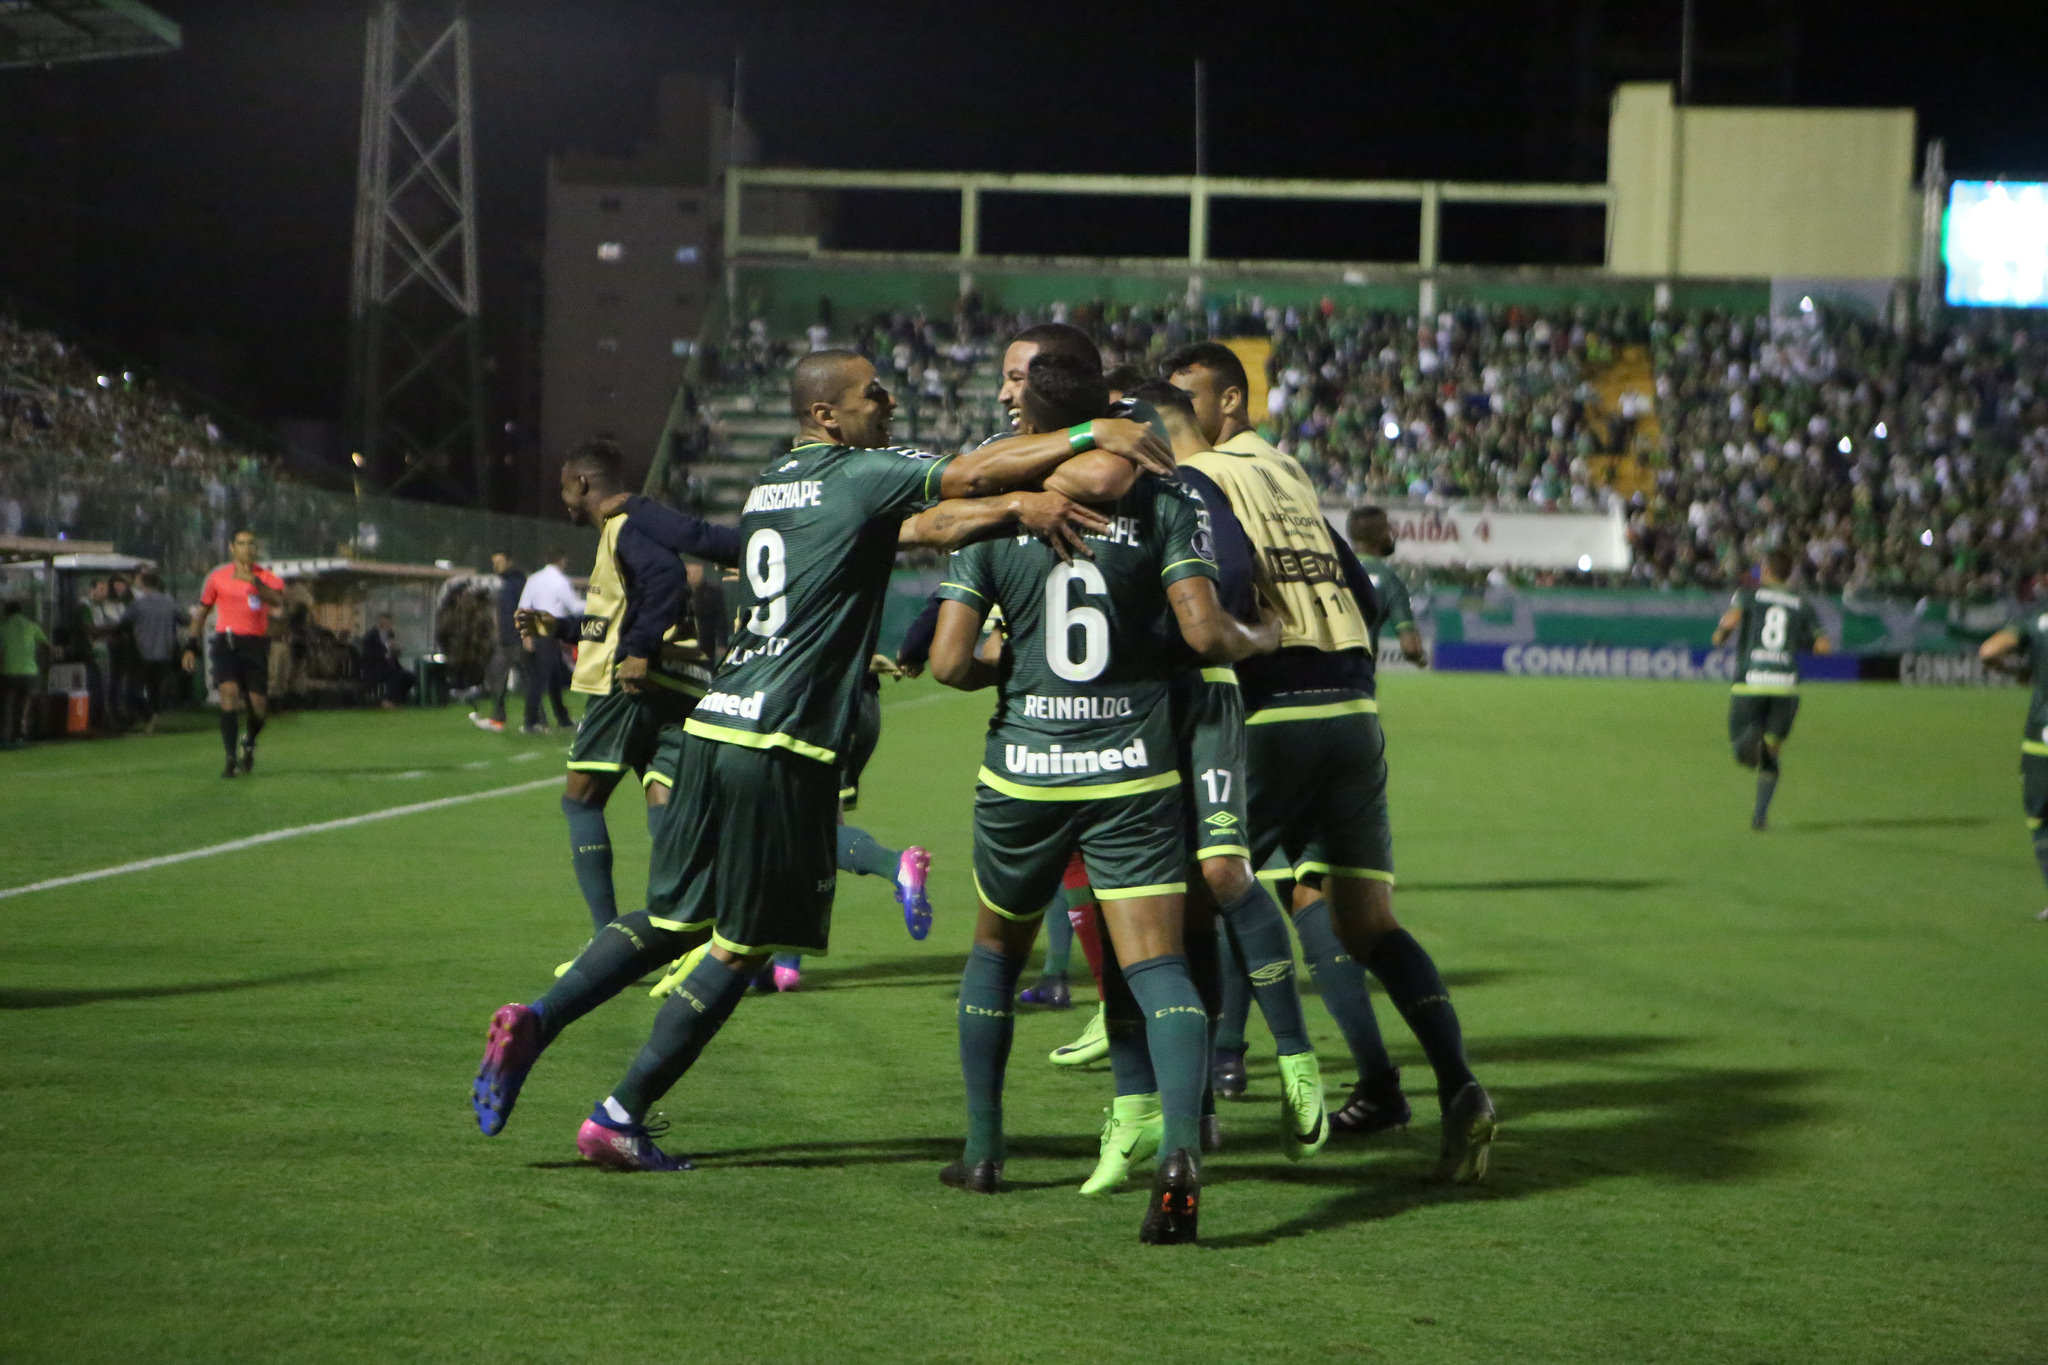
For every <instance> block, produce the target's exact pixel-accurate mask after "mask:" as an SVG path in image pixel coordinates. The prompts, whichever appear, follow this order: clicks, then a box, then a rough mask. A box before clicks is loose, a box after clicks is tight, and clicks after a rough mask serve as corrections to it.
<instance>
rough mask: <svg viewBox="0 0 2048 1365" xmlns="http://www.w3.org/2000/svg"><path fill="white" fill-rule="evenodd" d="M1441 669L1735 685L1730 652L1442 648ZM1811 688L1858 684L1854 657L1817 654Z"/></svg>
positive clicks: (1807, 674) (1807, 671)
mask: <svg viewBox="0 0 2048 1365" xmlns="http://www.w3.org/2000/svg"><path fill="white" fill-rule="evenodd" d="M1436 667H1438V668H1439V669H1443V670H1445V671H1448V672H1459V673H1509V674H1514V675H1515V676H1517V677H1526V678H1655V679H1658V680H1660V681H1665V682H1718V683H1732V682H1734V681H1735V652H1734V651H1733V650H1727V649H1711V650H1709V649H1684V648H1675V647H1674V648H1666V649H1632V648H1628V647H1626V646H1606V645H1479V644H1439V645H1438V646H1437V649H1436ZM1799 671H1800V676H1801V677H1802V679H1803V680H1804V681H1806V682H1816V683H1819V682H1855V681H1856V680H1857V679H1858V678H1860V677H1861V676H1862V668H1861V661H1860V660H1858V659H1857V658H1856V657H1855V656H1853V655H1845V654H1816V655H1807V656H1805V657H1802V658H1801V659H1800V661H1799Z"/></svg>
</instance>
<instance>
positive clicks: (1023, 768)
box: [1003, 739, 1151, 777]
mask: <svg viewBox="0 0 2048 1365" xmlns="http://www.w3.org/2000/svg"><path fill="white" fill-rule="evenodd" d="M1150 763H1151V760H1150V759H1149V758H1147V757H1146V755H1145V741H1144V740H1142V739H1134V740H1132V741H1131V742H1130V743H1129V744H1126V745H1125V746H1124V747H1123V748H1121V749H1072V750H1069V749H1063V748H1062V747H1061V746H1060V745H1057V744H1055V745H1052V746H1051V747H1050V748H1047V749H1033V748H1031V747H1030V746H1029V745H1025V744H1005V745H1004V746H1003V766H1004V767H1005V768H1008V769H1009V770H1010V771H1011V772H1013V773H1018V774H1023V775H1030V776H1034V777H1040V776H1042V777H1052V776H1056V775H1068V774H1075V773H1119V772H1123V771H1125V770H1126V769H1138V768H1145V767H1148V766H1150Z"/></svg>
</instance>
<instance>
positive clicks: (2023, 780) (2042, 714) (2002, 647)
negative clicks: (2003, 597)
mask: <svg viewBox="0 0 2048 1365" xmlns="http://www.w3.org/2000/svg"><path fill="white" fill-rule="evenodd" d="M1977 654H1978V657H1979V658H1981V659H1983V660H1984V662H1985V663H1987V664H1991V665H1993V666H1994V667H2001V668H2007V667H2012V666H2014V665H2022V666H2025V667H2031V668H2032V669H2033V671H2034V694H2033V696H2032V697H2030V698H2029V699H2028V701H2027V721H2026V728H2025V729H2024V730H2022V731H2021V732H2020V801H2021V804H2022V805H2023V807H2024V808H2025V810H2026V816H2027V828H2028V829H2030V830H2031V831H2033V836H2034V861H2035V862H2036V863H2038V864H2039V865H2040V868H2041V876H2042V878H2043V879H2044V880H2048V609H2044V610H2039V611H2031V612H2024V613H2022V614H2020V615H2019V616H2016V617H2014V618H2013V619H2012V620H2011V621H2010V622H2009V623H2007V624H2006V625H2005V626H2004V627H2002V628H2001V629H1999V630H1997V631H1995V632H1993V633H1992V635H1991V638H1990V639H1988V640H1986V641H1985V642H1984V643H1983V645H1982V646H1980V647H1979V648H1978V651H1977ZM2036 918H2038V919H2044V920H2048V909H2044V910H2042V911H2041V912H2040V914H2039V915H2037V916H2036Z"/></svg>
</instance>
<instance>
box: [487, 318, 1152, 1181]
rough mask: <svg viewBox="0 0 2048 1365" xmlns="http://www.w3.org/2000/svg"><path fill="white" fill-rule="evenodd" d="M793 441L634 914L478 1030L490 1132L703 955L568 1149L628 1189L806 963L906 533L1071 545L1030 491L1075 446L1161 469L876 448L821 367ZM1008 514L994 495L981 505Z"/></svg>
mask: <svg viewBox="0 0 2048 1365" xmlns="http://www.w3.org/2000/svg"><path fill="white" fill-rule="evenodd" d="M790 403H791V407H792V409H793V410H794V412H795V415H796V417H797V422H798V426H799V443H798V444H797V446H796V447H795V448H794V449H792V450H791V451H790V452H789V454H788V456H787V457H786V458H784V459H783V460H781V461H780V462H778V463H777V464H775V465H774V466H773V467H772V468H770V469H769V470H768V471H767V472H766V473H764V474H763V475H762V477H761V479H760V481H759V482H758V483H757V484H756V485H755V486H754V490H753V492H752V493H750V494H749V495H748V497H747V502H746V505H745V508H744V510H743V511H742V513H741V518H740V527H739V529H740V535H741V538H742V542H743V550H742V561H741V562H742V564H743V566H744V572H743V575H742V579H741V584H740V588H739V601H738V603H737V604H736V605H737V607H738V619H739V622H740V624H739V627H738V629H737V630H736V631H735V634H734V640H733V644H732V648H731V649H730V650H728V651H727V653H726V656H725V658H724V660H723V661H722V663H721V664H720V666H719V669H718V673H717V675H716V677H715V679H714V682H713V686H712V690H711V691H709V692H707V693H706V694H705V696H704V698H703V699H702V700H701V701H700V702H699V703H698V704H697V707H696V709H695V710H694V711H693V712H692V714H691V716H690V718H689V720H688V721H687V722H686V723H685V725H684V729H685V731H686V733H685V734H684V736H683V739H682V742H681V753H680V758H679V762H678V765H677V772H678V778H677V781H676V788H675V799H674V800H672V801H670V802H669V803H668V804H667V805H666V806H663V807H662V808H661V815H660V818H659V819H658V821H657V824H656V829H655V854H654V866H653V868H652V869H651V871H650V875H649V878H648V889H647V902H648V903H647V908H646V909H645V910H636V911H633V912H631V913H629V914H625V915H622V916H620V917H619V918H618V919H616V920H614V921H613V922H612V923H611V924H610V925H609V926H607V928H606V929H605V931H604V932H603V933H600V934H599V935H598V936H597V937H596V938H595V939H594V940H592V942H591V944H590V945H589V946H588V947H587V948H585V949H584V951H583V953H582V954H581V955H580V956H579V957H578V958H577V959H576V962H575V963H574V964H573V965H572V966H571V968H570V970H569V971H568V972H567V973H566V974H565V975H564V976H562V977H561V978H560V979H559V980H557V981H556V983H555V985H554V986H553V988H551V989H550V990H549V991H548V992H547V993H546V994H545V995H543V996H542V997H541V998H540V999H539V1000H537V1001H535V1002H534V1003H533V1004H532V1005H519V1004H512V1005H506V1006H504V1007H503V1008H501V1009H500V1010H498V1012H497V1013H496V1014H495V1015H494V1016H493V1017H492V1020H491V1026H490V1032H489V1038H488V1043H487V1047H486V1051H485V1054H484V1061H483V1065H482V1066H481V1068H480V1069H479V1071H478V1074H477V1078H476V1082H475V1084H474V1086H473V1088H472V1104H473V1106H474V1108H475V1110H476V1115H477V1122H478V1126H479V1127H480V1128H481V1129H482V1130H483V1131H484V1133H485V1134H486V1135H490V1134H494V1133H496V1132H498V1131H500V1130H501V1129H502V1128H503V1127H504V1124H505V1121H506V1119H507V1118H508V1117H509V1116H510V1114H511V1111H512V1107H513V1104H514V1102H515V1101H516V1099H517V1098H518V1093H519V1089H520V1086H521V1085H522V1084H523V1083H524V1081H525V1078H526V1075H527V1073H528V1071H529V1069H530V1068H531V1067H532V1065H533V1063H534V1060H535V1059H536V1058H537V1057H538V1056H539V1055H540V1053H541V1051H542V1050H543V1049H544V1048H545V1047H546V1046H547V1045H548V1044H549V1043H550V1042H551V1041H553V1039H554V1038H556V1037H557V1036H559V1035H560V1033H561V1031H562V1030H563V1029H564V1028H566V1027H567V1026H568V1025H569V1024H571V1023H572V1022H574V1021H575V1020H576V1019H578V1018H580V1017H581V1016H582V1015H584V1014H586V1013H588V1012H589V1011H590V1010H592V1009H594V1008H596V1007H597V1006H598V1005H600V1004H602V1003H603V1002H604V1001H606V1000H608V999H610V998H611V997H612V996H614V995H616V994H618V992H619V991H620V990H622V989H623V988H624V987H625V986H626V985H628V984H630V983H631V982H632V981H634V980H635V979H636V978H638V977H639V976H640V974H641V973H642V972H643V971H645V970H646V969H648V968H649V967H653V966H656V965H659V964H661V963H665V962H669V961H672V960H674V959H676V958H677V957H680V956H682V955H683V953H684V952H685V951H686V950H688V949H690V948H691V947H692V946H694V944H695V943H696V942H698V941H699V940H701V938H702V937H703V934H704V932H705V931H706V930H709V931H711V942H710V947H709V949H708V950H707V951H706V952H705V954H704V956H703V957H702V958H701V959H700V960H699V961H698V963H697V964H696V965H695V966H694V967H693V968H691V969H690V971H689V973H688V974H687V975H686V976H685V977H684V978H683V980H682V982H681V984H680V985H678V986H677V987H676V989H675V991H674V992H673V993H672V994H670V995H669V997H668V999H667V1000H666V1001H665V1002H664V1003H663V1005H662V1007H661V1011H660V1013H659V1014H657V1015H656V1017H655V1021H654V1027H653V1031H652V1034H651V1036H650V1037H649V1039H648V1042H647V1045H646V1047H644V1048H643V1049H642V1050H641V1051H640V1054H639V1055H638V1056H637V1057H636V1058H635V1059H634V1061H633V1063H632V1065H631V1066H630V1067H629V1068H628V1069H627V1072H626V1075H625V1076H624V1078H623V1079H622V1080H621V1081H620V1082H619V1084H618V1085H617V1086H616V1087H614V1088H613V1090H612V1091H611V1093H610V1094H609V1095H607V1096H606V1097H605V1098H604V1099H603V1100H601V1101H600V1102H599V1103H598V1104H597V1106H596V1107H595V1108H594V1109H593V1111H592V1113H591V1116H590V1118H589V1120H588V1121H586V1122H585V1123H584V1125H583V1127H582V1129H581V1130H580V1131H579V1132H578V1134H577V1139H576V1145H577V1150H579V1151H581V1152H582V1153H583V1154H584V1155H585V1156H586V1157H588V1158H590V1159H591V1160H593V1161H597V1162H600V1163H602V1164H605V1165H608V1166H613V1167H617V1168H620V1169H625V1170H638V1171H673V1170H681V1169H686V1168H687V1166H688V1163H687V1162H686V1161H683V1160H680V1159H678V1158H676V1157H672V1156H669V1155H668V1154H666V1153H664V1152H663V1151H662V1150H661V1149H660V1148H659V1147H658V1146H656V1145H655V1142H654V1135H653V1134H652V1133H650V1132H649V1130H648V1127H647V1122H646V1120H647V1114H648V1111H649V1110H650V1109H651V1108H652V1106H653V1104H654V1102H655V1101H656V1100H658V1099H660V1098H661V1096H662V1095H663V1094H664V1093H666V1092H667V1090H668V1089H669V1087H670V1086H672V1085H674V1084H675V1082H676V1081H677V1080H678V1079H680V1078H681V1077H682V1075H683V1074H684V1073H685V1072H686V1071H688V1069H689V1067H690V1066H691V1064H692V1063H693V1062H694V1061H695V1060H696V1058H697V1056H698V1054H699V1053H701V1052H702V1051H703V1049H704V1047H705V1045H706V1044H707V1043H708V1042H709V1041H710V1040H711V1039H712V1037H714V1036H715V1035H716V1034H717V1032H718V1031H719V1029H720V1028H721V1027H722V1026H723V1024H724V1023H725V1020H726V1019H727V1018H728V1017H729V1016H730V1015H731V1014H732V1012H733V1010H734V1009H735V1008H736V1007H737V1006H738V1004H739V1002H740V1000H741V999H742V998H743V996H744V995H745V993H746V988H747V983H748V982H749V981H750V980H751V979H752V978H753V976H754V975H755V973H756V972H758V971H759V969H760V967H761V965H762V964H763V963H765V962H767V961H768V959H769V957H770V955H771V954H773V953H776V952H805V953H817V952H824V951H826V949H827V946H828V940H829V936H830V932H831V918H832V898H833V891H834V887H835V884H836V882H837V877H836V875H835V871H834V866H833V864H834V856H833V831H834V830H835V829H836V828H837V826H838V824H839V781H840V775H839V764H840V761H841V757H842V754H843V753H844V751H845V749H846V747H847V743H848V738H849V736H850V734H851V731H852V729H853V722H854V712H855V710H856V708H857V707H858V704H859V698H860V690H861V686H862V675H863V674H864V673H865V672H866V671H867V668H868V661H869V660H870V659H871V658H872V657H873V656H874V646H875V637H876V635H877V633H878V632H879V630H880V628H881V616H882V605H883V601H884V599H885V597H886V596H887V593H888V585H889V573H890V570H891V569H892V568H893V566H894V564H895V560H896V545H897V537H898V535H899V533H900V531H901V525H902V522H903V521H904V519H905V518H906V517H907V516H908V515H910V514H911V513H914V512H916V511H918V510H919V509H921V508H923V507H925V506H927V505H929V504H930V503H932V502H934V501H937V500H939V499H947V500H949V502H950V501H951V500H955V499H970V500H973V504H972V505H967V504H954V505H952V506H951V507H950V508H949V511H950V512H951V513H952V515H950V516H949V518H948V519H947V520H948V522H949V524H950V525H951V527H952V530H950V531H949V532H948V534H952V535H958V536H960V537H961V538H962V540H961V542H960V543H965V539H966V538H969V537H971V536H972V535H977V534H984V535H985V534H997V533H999V532H1000V531H1002V530H1006V529H1012V528H1022V529H1025V530H1029V531H1030V532H1032V533H1033V534H1049V533H1052V531H1053V530H1054V528H1055V527H1060V528H1071V529H1073V530H1085V529H1086V528H1088V527H1090V526H1093V525H1095V524H1096V523H1097V522H1099V521H1100V518H1097V517H1094V516H1092V515H1089V514H1085V513H1083V512H1082V509H1077V508H1075V507H1074V506H1073V505H1072V504H1071V503H1070V502H1069V501H1068V500H1067V499H1066V498H1064V497H1061V496H1059V495H1057V494H1050V493H1037V494H1006V492H1005V491H1006V490H1012V489H1018V488H1026V487H1031V486H1035V485H1037V484H1039V483H1041V482H1042V481H1043V480H1044V478H1045V476H1046V475H1047V474H1048V473H1050V472H1051V471H1052V470H1053V469H1055V468H1057V467H1058V466H1059V465H1061V464H1063V463H1065V462H1066V461H1068V460H1070V459H1072V458H1073V457H1074V455H1075V454H1076V453H1077V452H1078V451H1080V450H1082V449H1085V448H1087V447H1088V446H1090V445H1091V444H1092V445H1096V446H1100V447H1101V448H1103V449H1104V450H1107V451H1110V452H1112V453H1114V454H1116V455H1118V456H1120V457H1123V458H1128V459H1131V460H1134V461H1137V462H1140V463H1144V464H1147V465H1148V466H1156V467H1159V468H1162V469H1164V468H1170V465H1171V454H1170V452H1168V451H1167V450H1166V448H1165V447H1164V445H1163V444H1162V443H1160V442H1159V441H1158V440H1157V438H1156V437H1154V436H1152V435H1151V433H1150V432H1149V431H1148V430H1147V429H1146V428H1145V427H1143V426H1140V425H1139V424H1137V423H1135V422H1121V421H1113V420H1107V419H1105V420H1102V421H1097V422H1092V423H1090V424H1089V425H1088V426H1086V427H1083V428H1080V429H1078V430H1076V431H1072V432H1053V433H1050V434H1047V435H1043V436H1027V437H1019V438H1015V439H1013V440H1008V441H1002V442H999V443H997V444H995V445H991V446H988V447H985V448H983V449H981V450H977V451H975V452H974V453H972V454H970V455H961V456H950V457H945V458H941V459H931V458H929V457H925V456H922V455H919V454H918V453H917V452H915V451H908V450H903V449H898V448H884V442H885V441H886V440H887V439H888V431H889V419H890V416H891V413H892V412H893V410H894V407H895V403H894V400H893V399H892V398H891V397H890V396H889V391H888V390H887V389H885V388H884V387H883V386H882V384H881V381H880V380H879V379H877V378H876V376H875V369H874V366H873V365H871V364H869V363H868V361H866V360H865V359H863V358H862V357H860V356H858V355H855V354H853V353H851V352H847V351H819V352H815V353H813V354H811V355H808V356H805V357H803V358H802V359H801V360H799V361H798V362H797V364H796V366H795V367H794V369H793V370H792V372H791V377H790ZM996 494H1005V495H1004V496H1000V497H998V496H992V495H996Z"/></svg>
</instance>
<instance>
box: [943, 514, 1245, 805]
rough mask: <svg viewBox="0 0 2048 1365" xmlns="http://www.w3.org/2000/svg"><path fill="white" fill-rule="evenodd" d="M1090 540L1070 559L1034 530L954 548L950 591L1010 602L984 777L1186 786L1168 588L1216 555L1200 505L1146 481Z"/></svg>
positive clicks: (1061, 793)
mask: <svg viewBox="0 0 2048 1365" xmlns="http://www.w3.org/2000/svg"><path fill="white" fill-rule="evenodd" d="M1109 516H1110V526H1109V529H1108V530H1107V531H1103V532H1099V533H1096V534H1093V535H1090V536H1088V537H1087V544H1088V548H1089V550H1090V551H1092V552H1093V554H1094V558H1092V559H1076V560H1074V561H1073V562H1072V563H1061V562H1060V560H1059V558H1058V556H1056V555H1055V554H1054V553H1053V552H1052V550H1051V549H1050V548H1048V547H1047V546H1046V545H1045V544H1044V543H1043V542H1042V541H1040V540H1038V539H1036V538H1035V537H1032V536H1008V537H1004V538H1002V539H1000V540H986V541H982V542H980V543H978V544H974V545H969V546H968V547H966V548H965V549H963V550H960V551H958V552H957V553H955V554H954V556H953V559H952V563H951V565H950V566H949V567H948V570H947V574H946V582H945V583H944V584H942V585H941V586H940V588H939V593H938V595H939V596H940V597H942V598H950V599H951V600H953V601H956V602H960V603H963V604H965V605H966V606H968V607H971V608H973V609H974V610H975V611H976V612H978V613H983V614H986V613H987V612H988V611H989V610H990V609H991V608H992V607H1001V608H1002V613H1003V620H1004V621H1005V623H1006V624H1007V626H1008V629H1009V635H1010V657H1011V670H1010V673H1009V676H1008V677H1007V678H1006V679H1005V680H1004V682H1003V684H1002V687H1001V692H1000V700H999V703H998V706H997V710H996V714H995V717H994V718H993V719H992V720H991V721H990V723H989V732H988V746H987V751H986V759H985V761H984V763H983V766H982V770H981V781H982V783H983V785H985V786H988V787H991V788H993V789H995V790H996V791H1000V792H1003V793H1005V794H1007V795H1011V796H1022V797H1024V798H1026V799H1036V800H1044V799H1064V800H1086V799H1091V798H1096V797H1110V796H1123V795H1130V794H1133V793H1136V792H1141V791H1156V790H1164V789H1165V788H1168V787H1172V786H1177V785H1178V783H1179V777H1178V769H1177V767H1176V764H1175V759H1174V739H1173V727H1172V720H1171V716H1170V713H1169V708H1168V706H1167V704H1166V697H1167V682H1168V679H1169V677H1170V676H1171V674H1172V671H1173V668H1174V666H1175V663H1176V660H1177V658H1178V656H1177V655H1176V654H1175V653H1174V647H1175V645H1176V644H1177V642H1178V640H1179V628H1178V627H1177V626H1176V624H1175V622H1174V618H1173V610H1172V607H1171V606H1170V605H1169V604H1168V602H1167V598H1166V589H1167V587H1168V586H1169V585H1171V584H1173V583H1176V582H1178V581H1180V580H1181V579H1183V578H1189V577H1194V576H1198V575H1199V576H1201V577H1204V578H1208V579H1211V580H1214V579H1215V577H1216V563H1215V558H1214V552H1213V551H1212V549H1211V547H1210V544H1209V532H1208V519H1207V514H1206V513H1205V512H1204V510H1203V508H1202V504H1201V502H1200V500H1199V499H1197V498H1196V497H1195V496H1194V495H1193V494H1191V493H1189V492H1187V491H1186V490H1185V489H1183V488H1181V487H1180V486H1179V485H1177V484H1172V483H1167V482H1165V481H1163V480H1160V479H1157V478H1154V477H1152V476H1150V475H1147V476H1145V477H1142V478H1140V479H1139V480H1138V481H1137V483H1136V484H1134V485H1133V486H1132V488H1131V490H1130V492H1128V493H1127V494H1125V495H1124V497H1123V498H1122V499H1121V500H1120V501H1119V502H1118V503H1117V504H1116V505H1115V506H1114V507H1113V508H1111V509H1109Z"/></svg>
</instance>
